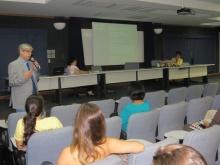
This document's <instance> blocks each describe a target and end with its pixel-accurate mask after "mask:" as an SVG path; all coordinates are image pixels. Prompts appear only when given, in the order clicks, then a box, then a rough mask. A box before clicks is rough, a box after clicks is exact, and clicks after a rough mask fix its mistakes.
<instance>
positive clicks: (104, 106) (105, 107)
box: [89, 99, 115, 118]
mask: <svg viewBox="0 0 220 165" xmlns="http://www.w3.org/2000/svg"><path fill="white" fill-rule="evenodd" d="M89 103H93V104H96V105H98V106H99V107H100V108H101V110H102V112H103V115H104V117H105V118H107V117H109V116H110V114H111V113H113V112H114V110H115V101H114V100H113V99H106V100H100V101H90V102H89Z"/></svg>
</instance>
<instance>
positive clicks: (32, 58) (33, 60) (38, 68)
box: [29, 57, 40, 72]
mask: <svg viewBox="0 0 220 165" xmlns="http://www.w3.org/2000/svg"><path fill="white" fill-rule="evenodd" d="M29 61H31V62H33V64H34V66H35V67H36V68H37V70H38V72H40V65H38V66H36V65H35V63H34V62H35V61H36V60H35V59H34V57H31V58H30V59H29Z"/></svg>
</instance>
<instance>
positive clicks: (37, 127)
mask: <svg viewBox="0 0 220 165" xmlns="http://www.w3.org/2000/svg"><path fill="white" fill-rule="evenodd" d="M25 110H26V112H27V115H26V116H25V117H24V118H23V119H20V120H18V122H17V126H16V129H15V134H14V138H15V141H16V145H17V149H18V150H26V145H27V142H28V140H29V139H30V137H31V135H33V134H34V133H35V132H39V131H46V130H51V129H57V128H62V127H63V125H62V124H61V122H60V121H59V120H58V119H57V118H56V117H47V118H43V119H42V118H41V115H42V114H43V112H44V100H43V97H42V96H40V95H35V94H33V95H30V96H29V97H28V98H27V100H26V103H25Z"/></svg>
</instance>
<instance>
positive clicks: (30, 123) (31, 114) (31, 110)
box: [23, 94, 44, 146]
mask: <svg viewBox="0 0 220 165" xmlns="http://www.w3.org/2000/svg"><path fill="white" fill-rule="evenodd" d="M43 109H44V100H43V97H42V96H40V95H35V94H33V95H30V96H29V97H28V98H27V100H26V103H25V110H26V112H27V115H26V116H25V117H24V119H23V120H24V141H23V145H24V146H25V145H27V142H28V140H29V138H30V136H31V135H32V134H33V133H34V132H35V125H36V119H37V117H38V116H40V115H41V114H42V113H43Z"/></svg>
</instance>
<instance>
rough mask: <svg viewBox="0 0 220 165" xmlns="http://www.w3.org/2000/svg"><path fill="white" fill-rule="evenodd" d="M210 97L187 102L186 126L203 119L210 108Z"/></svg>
mask: <svg viewBox="0 0 220 165" xmlns="http://www.w3.org/2000/svg"><path fill="white" fill-rule="evenodd" d="M212 100H213V99H212V97H210V96H206V97H203V98H197V99H192V100H191V101H190V102H189V105H188V108H187V112H186V119H187V120H186V121H187V122H186V124H192V123H194V122H197V121H199V120H202V119H204V117H205V115H206V113H207V111H208V110H209V109H210V107H211V103H212Z"/></svg>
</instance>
